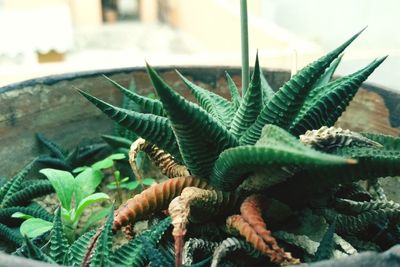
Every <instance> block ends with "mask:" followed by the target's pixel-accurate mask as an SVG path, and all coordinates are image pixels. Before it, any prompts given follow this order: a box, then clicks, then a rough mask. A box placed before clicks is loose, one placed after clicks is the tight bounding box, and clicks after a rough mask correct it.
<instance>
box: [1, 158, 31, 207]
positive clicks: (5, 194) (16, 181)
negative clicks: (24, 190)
mask: <svg viewBox="0 0 400 267" xmlns="http://www.w3.org/2000/svg"><path fill="white" fill-rule="evenodd" d="M35 162H36V159H35V160H33V161H31V162H30V163H29V164H28V165H26V166H25V167H24V168H23V169H22V170H21V171H20V172H19V173H17V174H16V175H15V176H14V177H13V178H11V180H10V181H8V182H7V183H6V184H5V185H3V186H2V187H1V188H0V208H3V207H4V203H7V202H8V201H9V199H10V198H11V197H13V196H14V195H15V193H17V192H18V191H19V190H21V184H22V181H23V180H24V178H25V177H26V175H27V174H28V172H29V171H30V170H31V169H32V168H33V166H34V164H35Z"/></svg>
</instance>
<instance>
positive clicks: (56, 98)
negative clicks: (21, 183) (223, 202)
mask: <svg viewBox="0 0 400 267" xmlns="http://www.w3.org/2000/svg"><path fill="white" fill-rule="evenodd" d="M178 69H179V71H180V72H181V73H182V74H183V75H184V76H186V77H188V78H189V79H190V80H193V81H194V82H195V83H196V84H198V85H200V86H203V87H206V88H208V89H209V90H212V91H215V92H216V93H218V94H220V95H223V96H227V95H228V89H227V85H226V81H225V70H227V71H228V72H229V73H230V74H231V76H232V78H233V79H234V80H235V82H236V84H237V85H238V87H240V69H238V68H229V67H228V68H227V67H179V68H178ZM157 70H158V71H159V73H160V74H161V75H162V76H163V78H165V79H166V81H167V83H168V84H170V85H171V86H172V87H173V88H175V89H176V90H177V91H179V93H181V94H183V95H184V96H187V97H188V98H189V99H193V98H190V96H189V94H190V93H189V91H188V90H187V89H185V86H184V83H183V82H182V81H181V80H180V79H179V78H178V76H177V74H176V73H175V71H174V69H173V68H168V67H163V68H157ZM101 74H105V75H107V76H109V77H110V78H112V79H113V80H116V81H117V82H119V83H121V84H122V85H124V86H128V84H129V82H130V80H131V79H132V78H134V79H135V82H136V85H137V88H138V93H139V94H143V95H146V94H147V93H149V92H152V89H151V85H150V81H149V79H148V77H147V74H146V71H145V69H144V68H127V69H112V70H100V71H90V72H80V73H71V74H64V75H55V76H48V77H44V78H38V79H32V80H28V81H24V82H20V83H15V84H11V85H9V86H5V87H2V88H0V118H1V121H0V133H1V135H0V140H1V144H2V149H1V150H0V175H1V176H6V177H11V176H12V175H13V174H15V173H16V172H18V171H19V170H20V169H21V168H22V166H24V164H26V163H28V162H29V161H30V160H32V159H33V158H34V157H36V156H38V155H39V151H38V146H37V144H36V141H35V133H37V132H40V133H43V134H45V135H46V136H48V137H49V138H51V139H52V140H54V141H55V142H57V143H59V144H60V145H62V146H64V147H73V146H75V145H76V144H77V143H78V142H79V141H80V140H83V139H92V138H99V137H100V135H102V134H107V133H110V132H111V130H112V127H113V122H112V121H111V120H110V119H109V118H108V117H106V116H105V115H103V114H102V113H101V112H100V111H99V110H98V109H97V108H95V107H94V106H93V105H92V104H90V103H89V102H88V101H87V100H86V99H84V98H83V97H82V96H80V95H79V94H78V92H77V90H76V88H79V89H82V90H85V91H87V92H89V93H90V94H92V95H94V96H96V97H99V98H100V99H103V100H105V101H107V102H110V103H113V104H116V105H118V103H119V102H120V100H121V94H120V93H119V92H118V91H117V90H116V89H114V87H113V86H112V85H111V84H110V83H109V82H108V81H107V80H106V79H104V78H103V77H102V76H101ZM266 77H267V79H268V81H269V82H270V85H271V86H272V88H274V89H277V88H278V87H279V86H280V85H282V84H283V83H284V82H285V81H286V80H288V79H289V73H288V72H287V71H282V70H266ZM399 100H400V94H398V93H396V92H394V91H391V90H389V89H385V88H381V87H379V86H375V85H372V84H368V83H366V84H364V85H363V87H362V88H361V89H360V90H359V92H358V93H357V95H356V96H355V98H354V100H353V102H352V103H351V104H350V106H349V107H348V109H347V110H346V112H345V113H344V114H343V115H342V117H341V118H340V120H339V122H338V126H341V127H343V128H350V129H352V130H355V131H370V132H380V133H386V134H391V135H399V133H400V130H399V129H398V128H396V127H398V126H400V119H399V118H400V117H399V116H398V115H399V113H400V106H398V103H400V101H399ZM387 183H389V186H386V188H388V189H390V188H392V189H393V188H396V186H398V183H397V184H395V186H394V185H393V183H396V181H395V180H390V181H387ZM397 194H398V193H397ZM389 197H392V198H394V199H395V200H397V201H399V200H400V198H399V197H398V195H396V196H389ZM2 257H8V256H4V255H1V254H0V258H2ZM9 266H11V265H9ZM21 266H29V265H28V264H27V265H24V264H22V265H21ZM327 266H328V265H327Z"/></svg>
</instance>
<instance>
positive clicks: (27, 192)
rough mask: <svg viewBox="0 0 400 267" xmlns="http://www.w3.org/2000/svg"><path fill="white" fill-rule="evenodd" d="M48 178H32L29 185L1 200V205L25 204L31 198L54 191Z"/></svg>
mask: <svg viewBox="0 0 400 267" xmlns="http://www.w3.org/2000/svg"><path fill="white" fill-rule="evenodd" d="M54 192H55V191H54V188H53V186H52V185H51V183H50V181H49V180H34V181H32V182H31V185H30V186H28V187H25V188H23V189H21V190H20V191H18V192H16V193H15V194H14V195H12V196H10V197H9V198H8V199H6V200H5V201H4V202H3V205H2V206H3V207H4V208H7V207H12V206H18V205H25V204H27V203H29V202H30V201H31V200H32V199H34V198H37V197H41V196H45V195H48V194H51V193H54Z"/></svg>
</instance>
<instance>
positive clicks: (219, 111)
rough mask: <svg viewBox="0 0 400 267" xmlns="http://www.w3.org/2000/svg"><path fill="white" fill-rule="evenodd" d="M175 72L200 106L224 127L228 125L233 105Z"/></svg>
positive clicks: (232, 112)
mask: <svg viewBox="0 0 400 267" xmlns="http://www.w3.org/2000/svg"><path fill="white" fill-rule="evenodd" d="M177 73H178V75H179V76H180V77H181V79H182V80H183V82H184V83H185V84H186V86H187V88H188V89H189V90H190V91H191V93H192V94H193V95H194V97H195V98H196V100H197V101H198V102H199V104H200V106H201V107H202V108H203V109H204V110H206V111H207V112H208V113H209V114H210V115H211V116H212V117H214V118H215V119H216V120H217V121H218V122H219V123H221V124H222V125H224V126H225V127H228V126H229V124H230V122H231V120H232V115H233V114H234V108H233V105H232V104H231V103H230V102H229V101H227V100H226V99H224V98H222V97H220V96H218V95H216V94H214V93H212V92H210V91H208V90H206V89H203V88H201V87H200V86H198V85H196V84H194V83H192V82H191V81H189V80H188V79H186V78H185V77H184V76H183V75H182V74H181V73H179V72H178V71H177ZM156 89H157V88H156Z"/></svg>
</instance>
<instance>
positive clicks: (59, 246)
mask: <svg viewBox="0 0 400 267" xmlns="http://www.w3.org/2000/svg"><path fill="white" fill-rule="evenodd" d="M50 234H51V237H50V257H51V258H52V259H53V260H54V261H55V262H56V263H58V264H60V265H61V264H63V262H64V257H65V256H66V254H67V251H68V240H67V237H66V236H65V233H64V229H63V224H62V222H61V209H60V208H58V209H57V211H56V214H55V216H54V221H53V229H52V230H51V232H50Z"/></svg>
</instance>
